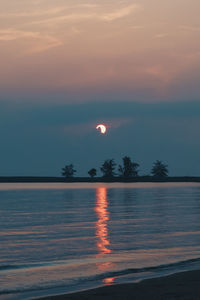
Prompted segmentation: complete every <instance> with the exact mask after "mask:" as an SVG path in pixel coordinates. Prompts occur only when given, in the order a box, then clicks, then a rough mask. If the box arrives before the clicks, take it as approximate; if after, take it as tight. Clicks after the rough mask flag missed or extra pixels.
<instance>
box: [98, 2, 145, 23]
mask: <svg viewBox="0 0 200 300" xmlns="http://www.w3.org/2000/svg"><path fill="white" fill-rule="evenodd" d="M139 8H141V6H139V5H138V4H133V5H130V6H127V7H123V8H121V9H118V10H116V11H114V12H111V13H107V14H104V15H102V16H101V17H100V18H101V19H102V20H105V21H108V22H111V21H114V20H117V19H121V18H124V17H126V16H128V15H130V14H131V13H133V12H135V11H137V10H138V9H139Z"/></svg>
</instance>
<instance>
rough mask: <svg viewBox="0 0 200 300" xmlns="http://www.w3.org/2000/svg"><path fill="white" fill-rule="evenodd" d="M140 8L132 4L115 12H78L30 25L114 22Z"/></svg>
mask: <svg viewBox="0 0 200 300" xmlns="http://www.w3.org/2000/svg"><path fill="white" fill-rule="evenodd" d="M140 8H141V5H138V4H133V5H129V6H126V7H122V8H120V9H117V10H115V11H111V12H102V13H99V12H89V13H88V11H86V12H80V13H70V14H68V15H60V16H57V17H53V18H48V19H43V20H36V21H33V22H32V24H48V23H50V24H52V23H54V24H55V23H60V22H61V23H62V22H65V21H69V22H70V21H72V22H73V21H78V22H80V21H84V20H89V19H93V20H98V21H107V22H112V21H115V20H117V19H121V18H124V17H126V16H128V15H130V14H131V13H133V12H136V11H137V10H138V9H140Z"/></svg>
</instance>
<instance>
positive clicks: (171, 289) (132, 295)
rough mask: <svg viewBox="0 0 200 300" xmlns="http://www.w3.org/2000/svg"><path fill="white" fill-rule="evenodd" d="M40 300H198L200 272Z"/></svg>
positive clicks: (183, 273) (199, 295)
mask: <svg viewBox="0 0 200 300" xmlns="http://www.w3.org/2000/svg"><path fill="white" fill-rule="evenodd" d="M37 299H38V298H37ZM39 299H42V300H44V299H45V300H47V299H51V300H79V299H80V300H129V299H131V300H175V299H179V300H197V299H198V300H199V299H200V270H197V271H187V272H182V273H176V274H173V275H169V276H166V277H160V278H154V279H147V280H143V281H141V282H139V283H128V284H118V285H112V286H105V287H101V288H96V289H92V290H87V291H83V292H78V293H73V294H66V295H59V296H49V297H45V298H39Z"/></svg>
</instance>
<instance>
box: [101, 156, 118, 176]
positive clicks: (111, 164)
mask: <svg viewBox="0 0 200 300" xmlns="http://www.w3.org/2000/svg"><path fill="white" fill-rule="evenodd" d="M115 166H116V163H115V161H114V159H107V160H105V161H104V163H103V165H102V167H101V168H100V170H101V172H102V173H103V177H114V176H115V172H114V170H115Z"/></svg>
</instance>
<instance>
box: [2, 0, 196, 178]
mask: <svg viewBox="0 0 200 300" xmlns="http://www.w3.org/2000/svg"><path fill="white" fill-rule="evenodd" d="M199 11H200V2H199V0H190V1H189V0H168V1H161V0H136V1H133V0H132V1H130V0H124V1H123V0H121V1H120V0H115V1H113V0H110V1H109V0H106V1H105V0H101V1H100V0H87V1H86V0H73V1H72V0H29V1H26V0H12V1H6V0H0V66H1V68H0V124H1V126H0V134H1V147H0V176H4V175H5V176H12V175H13V176H14V175H39V176H43V175H44V176H59V175H60V170H61V168H62V167H63V166H64V165H66V164H69V163H73V164H74V166H75V168H76V169H77V175H80V176H86V175H87V171H88V170H89V169H90V168H92V167H95V168H97V169H98V175H101V173H100V171H99V167H100V166H101V164H102V163H103V161H104V160H105V159H110V158H114V159H115V160H116V162H117V163H121V159H122V157H123V156H125V155H128V156H130V157H131V158H132V159H133V160H134V161H136V162H138V163H139V164H140V175H143V174H149V173H150V170H151V167H152V163H153V162H154V161H155V160H156V159H160V160H162V161H163V162H165V163H167V164H168V165H169V174H170V175H172V176H173V175H187V176H192V175H194V176H200V163H199V162H200V158H199V153H200V139H199V128H200V84H199V78H200V19H199ZM99 122H100V123H102V122H104V123H105V124H107V125H108V127H109V128H108V132H107V134H106V135H103V136H102V135H100V134H99V132H97V131H96V130H95V127H96V124H98V123H99Z"/></svg>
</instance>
